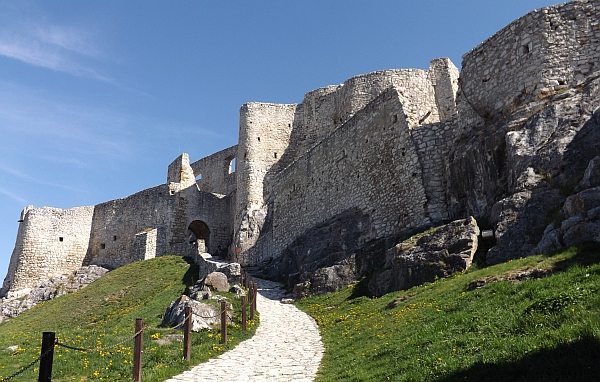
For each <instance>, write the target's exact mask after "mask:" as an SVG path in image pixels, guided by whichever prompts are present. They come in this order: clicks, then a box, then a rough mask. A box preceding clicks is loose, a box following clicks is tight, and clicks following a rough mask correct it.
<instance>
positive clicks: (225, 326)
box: [221, 300, 227, 344]
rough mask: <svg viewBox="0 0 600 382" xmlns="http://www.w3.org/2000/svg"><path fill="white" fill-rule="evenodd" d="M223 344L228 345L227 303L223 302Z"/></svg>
mask: <svg viewBox="0 0 600 382" xmlns="http://www.w3.org/2000/svg"><path fill="white" fill-rule="evenodd" d="M221 343H222V344H226V343H227V301H225V300H221Z"/></svg>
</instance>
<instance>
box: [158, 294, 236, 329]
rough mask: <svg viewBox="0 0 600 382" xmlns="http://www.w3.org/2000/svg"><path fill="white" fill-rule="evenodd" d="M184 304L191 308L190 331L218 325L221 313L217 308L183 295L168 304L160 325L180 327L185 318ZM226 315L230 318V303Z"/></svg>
mask: <svg viewBox="0 0 600 382" xmlns="http://www.w3.org/2000/svg"><path fill="white" fill-rule="evenodd" d="M186 306H189V307H191V308H192V331H194V332H199V331H201V330H204V329H211V328H213V327H216V326H217V325H220V323H221V314H220V311H219V308H216V307H214V306H212V305H210V304H206V303H203V302H199V301H195V300H192V299H191V298H189V297H188V296H185V295H182V296H181V297H179V298H178V299H177V300H175V301H173V302H172V303H171V304H170V305H169V307H168V308H167V310H166V311H165V314H164V316H163V320H162V323H161V325H162V326H167V327H174V326H177V325H180V326H179V327H181V324H182V323H183V320H184V318H185V314H184V311H185V307H186ZM227 315H228V318H229V319H231V305H228V313H227Z"/></svg>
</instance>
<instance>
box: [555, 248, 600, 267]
mask: <svg viewBox="0 0 600 382" xmlns="http://www.w3.org/2000/svg"><path fill="white" fill-rule="evenodd" d="M599 262H600V243H596V242H588V243H584V244H581V245H580V246H578V247H577V253H576V254H575V256H573V257H571V258H569V259H566V260H562V261H559V262H557V263H556V264H555V265H554V267H553V271H556V272H560V271H565V270H567V269H568V268H570V267H571V266H572V265H575V264H578V265H583V266H589V265H593V264H596V263H599Z"/></svg>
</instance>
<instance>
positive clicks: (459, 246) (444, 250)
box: [368, 217, 479, 296]
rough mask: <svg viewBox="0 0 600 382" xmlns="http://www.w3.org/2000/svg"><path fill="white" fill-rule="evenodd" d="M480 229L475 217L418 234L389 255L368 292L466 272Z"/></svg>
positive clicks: (397, 287) (399, 288) (370, 282)
mask: <svg viewBox="0 0 600 382" xmlns="http://www.w3.org/2000/svg"><path fill="white" fill-rule="evenodd" d="M478 236H479V227H478V226H477V222H476V221H475V219H474V218H473V217H469V218H467V219H461V220H456V221H453V222H451V223H448V224H446V225H443V226H440V227H436V228H432V229H430V230H428V231H425V232H423V233H420V234H417V235H415V236H413V237H411V238H409V239H407V240H405V241H403V242H401V243H399V244H398V245H396V246H395V247H394V248H392V249H390V250H388V251H387V253H386V259H385V266H384V267H383V269H381V270H379V271H376V272H375V273H374V274H373V276H372V277H371V280H370V281H369V285H368V287H369V292H370V293H372V294H373V295H376V296H381V295H383V294H385V293H389V292H392V291H395V290H402V289H408V288H410V287H413V286H415V285H420V284H423V283H426V282H431V281H434V280H436V279H438V278H442V277H448V276H450V275H452V274H453V273H456V272H460V271H463V270H465V269H467V268H468V267H469V266H470V265H471V263H472V261H473V256H474V255H475V252H476V251H477V244H478Z"/></svg>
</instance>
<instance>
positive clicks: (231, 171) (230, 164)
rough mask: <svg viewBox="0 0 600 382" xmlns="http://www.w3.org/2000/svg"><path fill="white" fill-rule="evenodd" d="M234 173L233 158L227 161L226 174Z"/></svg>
mask: <svg viewBox="0 0 600 382" xmlns="http://www.w3.org/2000/svg"><path fill="white" fill-rule="evenodd" d="M234 172H235V158H233V159H232V160H230V161H229V169H228V170H227V173H228V174H230V175H231V174H233V173H234Z"/></svg>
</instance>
